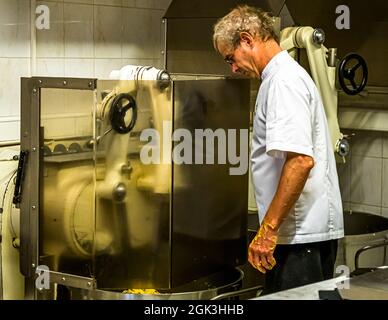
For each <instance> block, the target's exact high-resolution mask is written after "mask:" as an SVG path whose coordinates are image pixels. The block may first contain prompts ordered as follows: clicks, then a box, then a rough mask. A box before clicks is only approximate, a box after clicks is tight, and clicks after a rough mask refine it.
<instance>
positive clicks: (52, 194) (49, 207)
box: [39, 88, 95, 277]
mask: <svg viewBox="0 0 388 320" xmlns="http://www.w3.org/2000/svg"><path fill="white" fill-rule="evenodd" d="M93 107H94V92H93V91H86V90H70V89H46V88H42V89H41V133H42V135H41V136H42V141H41V147H42V148H43V152H42V153H41V154H42V158H43V159H42V162H41V163H42V166H41V168H42V171H41V175H40V184H41V197H42V200H43V201H42V203H43V208H42V210H41V213H40V214H41V217H40V235H41V236H40V244H39V246H40V248H39V252H40V263H41V264H43V265H47V266H48V267H49V268H50V270H52V271H58V272H64V273H71V274H75V275H82V276H87V277H90V276H91V273H92V270H91V268H92V264H91V261H92V249H93V237H94V236H93V234H94V204H95V200H94V194H95V190H94V189H95V169H94V156H93V143H92V142H93Z"/></svg>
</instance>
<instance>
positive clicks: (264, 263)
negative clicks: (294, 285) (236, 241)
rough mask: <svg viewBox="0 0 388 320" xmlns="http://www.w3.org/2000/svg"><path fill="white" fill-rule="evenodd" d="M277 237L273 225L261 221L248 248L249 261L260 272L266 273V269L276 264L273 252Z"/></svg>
mask: <svg viewBox="0 0 388 320" xmlns="http://www.w3.org/2000/svg"><path fill="white" fill-rule="evenodd" d="M277 239H278V233H277V231H276V230H275V228H274V226H273V225H271V224H270V223H268V222H265V221H263V223H262V225H261V227H260V229H259V231H258V233H257V235H256V236H255V238H254V239H253V240H252V242H251V244H250V245H249V249H248V261H249V263H250V264H251V265H252V266H253V267H254V268H255V269H257V270H259V271H260V272H261V273H266V270H271V269H272V268H273V267H274V266H275V265H276V260H275V258H274V257H273V253H274V251H275V247H276V243H277Z"/></svg>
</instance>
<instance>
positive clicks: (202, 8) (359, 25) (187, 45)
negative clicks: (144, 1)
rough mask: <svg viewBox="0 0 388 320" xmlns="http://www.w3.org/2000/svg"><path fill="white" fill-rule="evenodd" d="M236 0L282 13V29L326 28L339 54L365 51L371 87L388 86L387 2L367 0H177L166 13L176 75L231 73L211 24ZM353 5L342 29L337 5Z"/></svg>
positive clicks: (171, 69)
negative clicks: (216, 48)
mask: <svg viewBox="0 0 388 320" xmlns="http://www.w3.org/2000/svg"><path fill="white" fill-rule="evenodd" d="M238 4H249V5H252V6H256V7H261V8H262V9H264V10H266V11H271V12H272V13H273V14H274V15H276V16H279V17H281V28H285V27H288V26H293V25H301V26H311V27H313V28H318V27H319V28H322V29H323V30H324V31H325V33H326V42H325V44H324V45H325V46H326V47H328V48H338V56H339V57H340V58H341V57H343V56H344V55H346V54H347V53H349V52H356V53H358V54H361V55H362V56H363V57H364V58H365V59H366V61H367V63H368V67H369V83H368V84H369V85H373V86H388V67H387V63H386V57H387V56H388V45H387V43H386V42H385V39H387V38H388V19H387V16H386V13H387V12H388V1H382V0H369V1H367V2H365V1H350V0H315V1H311V0H245V1H241V0H240V1H239V0H216V1H215V0H191V1H188V0H173V1H172V2H171V5H170V7H169V8H168V10H167V11H166V13H165V15H164V17H165V25H166V42H165V43H166V59H165V67H166V68H167V70H169V72H172V73H195V74H223V75H230V70H229V67H228V65H226V64H225V63H224V62H223V61H222V59H220V57H219V56H218V54H217V53H216V52H215V51H214V48H213V44H212V33H213V25H214V23H215V22H216V21H217V19H219V18H220V17H222V16H224V15H225V14H226V13H227V12H229V10H230V9H231V8H233V7H235V6H236V5H238ZM340 5H347V6H348V7H349V9H350V29H349V30H346V29H345V30H338V29H337V28H336V19H337V18H338V16H339V14H337V13H336V8H337V7H338V6H340Z"/></svg>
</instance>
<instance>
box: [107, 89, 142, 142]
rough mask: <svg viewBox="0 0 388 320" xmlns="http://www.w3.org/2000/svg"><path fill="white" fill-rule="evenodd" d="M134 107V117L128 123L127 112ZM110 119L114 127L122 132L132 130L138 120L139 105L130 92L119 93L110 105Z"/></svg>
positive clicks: (118, 131)
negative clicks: (126, 119)
mask: <svg viewBox="0 0 388 320" xmlns="http://www.w3.org/2000/svg"><path fill="white" fill-rule="evenodd" d="M130 109H132V118H131V121H130V123H129V124H128V125H127V124H126V121H125V118H126V115H127V112H128V111H129V110H130ZM109 119H110V122H111V125H112V128H113V129H114V130H115V131H116V132H117V133H120V134H126V133H128V132H130V131H131V130H132V129H133V128H134V126H135V124H136V120H137V106H136V101H135V99H134V98H133V97H132V96H131V95H130V94H128V93H121V94H119V95H117V96H116V97H115V98H114V99H113V101H112V105H111V107H110V111H109Z"/></svg>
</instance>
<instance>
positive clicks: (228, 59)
mask: <svg viewBox="0 0 388 320" xmlns="http://www.w3.org/2000/svg"><path fill="white" fill-rule="evenodd" d="M239 46H240V43H238V45H237V46H236V47H235V48H234V49H233V53H231V54H227V55H226V56H225V58H224V60H225V62H226V63H228V64H230V65H232V64H233V63H236V61H235V60H234V52H235V51H236V50H237V48H238V47H239Z"/></svg>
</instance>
